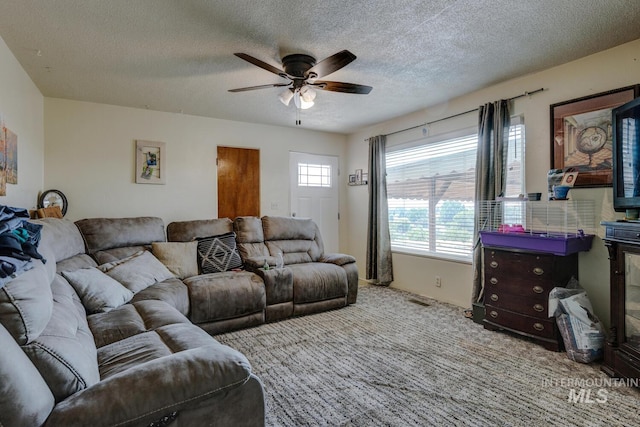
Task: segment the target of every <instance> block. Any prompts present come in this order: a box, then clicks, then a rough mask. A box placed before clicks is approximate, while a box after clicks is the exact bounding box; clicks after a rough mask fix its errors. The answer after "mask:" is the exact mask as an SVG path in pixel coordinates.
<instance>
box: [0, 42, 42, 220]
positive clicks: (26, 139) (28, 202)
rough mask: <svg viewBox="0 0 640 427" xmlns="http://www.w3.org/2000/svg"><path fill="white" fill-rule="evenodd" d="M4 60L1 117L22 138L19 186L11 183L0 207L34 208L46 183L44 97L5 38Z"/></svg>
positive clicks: (0, 52) (1, 66)
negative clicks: (44, 166) (44, 167)
mask: <svg viewBox="0 0 640 427" xmlns="http://www.w3.org/2000/svg"><path fill="white" fill-rule="evenodd" d="M0 57H1V58H2V61H0V115H2V116H3V118H4V122H5V126H6V127H7V128H9V129H10V130H12V131H13V132H14V133H15V134H16V135H18V184H16V185H14V184H7V195H6V196H3V197H0V204H2V205H6V206H16V207H22V208H26V209H32V208H35V206H36V203H37V200H38V192H39V191H40V190H41V189H42V182H43V168H42V167H43V164H44V129H43V111H44V110H43V97H42V95H41V94H40V91H39V90H38V88H36V86H35V85H34V84H33V82H32V81H31V79H30V78H29V76H28V75H27V73H25V71H24V70H23V69H22V67H21V66H20V64H19V63H18V61H17V60H16V58H15V57H14V56H13V53H11V51H10V50H9V48H8V47H7V45H6V44H5V43H4V40H2V39H0Z"/></svg>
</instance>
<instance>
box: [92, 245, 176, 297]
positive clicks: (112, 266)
mask: <svg viewBox="0 0 640 427" xmlns="http://www.w3.org/2000/svg"><path fill="white" fill-rule="evenodd" d="M98 268H99V269H100V270H102V271H103V272H105V273H107V274H108V275H109V276H111V277H112V278H114V279H115V280H117V281H118V282H120V283H122V284H123V285H124V286H125V287H126V288H127V289H129V290H130V291H131V292H133V293H134V294H135V293H137V292H140V291H141V290H143V289H146V288H148V287H149V286H151V285H153V284H154V283H157V282H162V281H163V280H167V279H170V278H173V277H174V275H173V274H172V273H171V272H170V271H169V270H168V269H167V267H165V266H164V264H162V263H161V262H160V261H158V258H156V257H154V256H153V254H152V253H151V252H149V251H140V252H136V253H135V254H133V255H132V256H130V257H129V258H125V259H123V260H120V261H116V262H113V263H107V264H102V265H100V266H99V267H98Z"/></svg>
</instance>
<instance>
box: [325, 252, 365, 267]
mask: <svg viewBox="0 0 640 427" xmlns="http://www.w3.org/2000/svg"><path fill="white" fill-rule="evenodd" d="M320 262H328V263H331V264H335V265H339V266H343V265H346V264H351V263H354V262H356V259H355V258H354V257H353V256H351V255H347V254H324V255H323V256H322V258H321V259H320Z"/></svg>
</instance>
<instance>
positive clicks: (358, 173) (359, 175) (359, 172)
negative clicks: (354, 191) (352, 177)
mask: <svg viewBox="0 0 640 427" xmlns="http://www.w3.org/2000/svg"><path fill="white" fill-rule="evenodd" d="M361 183H362V169H356V184H361Z"/></svg>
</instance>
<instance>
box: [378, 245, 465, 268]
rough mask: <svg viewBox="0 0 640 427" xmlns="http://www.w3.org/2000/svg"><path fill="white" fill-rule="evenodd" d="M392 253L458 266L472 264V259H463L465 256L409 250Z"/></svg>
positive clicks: (397, 250) (394, 250)
mask: <svg viewBox="0 0 640 427" xmlns="http://www.w3.org/2000/svg"><path fill="white" fill-rule="evenodd" d="M391 252H392V253H394V254H399V255H408V256H414V257H418V258H431V259H434V260H438V261H446V262H455V263H458V264H468V265H471V264H472V259H471V258H468V257H463V256H456V255H446V254H433V253H430V252H411V251H408V250H402V249H394V248H391Z"/></svg>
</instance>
